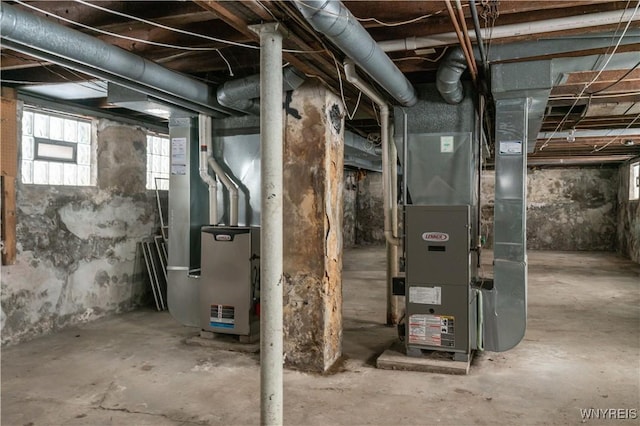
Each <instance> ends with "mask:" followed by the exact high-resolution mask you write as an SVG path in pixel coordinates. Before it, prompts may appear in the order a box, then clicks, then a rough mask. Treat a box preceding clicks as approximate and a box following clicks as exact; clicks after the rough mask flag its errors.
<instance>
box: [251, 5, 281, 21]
mask: <svg viewBox="0 0 640 426" xmlns="http://www.w3.org/2000/svg"><path fill="white" fill-rule="evenodd" d="M256 2H257V3H258V6H260V7H261V8H263V9H264V10H265V11H266V12H267V13H268V14H269V15H271V17H272V18H273V20H274V21H276V22H277V21H278V18H276V15H274V14H273V12H271V10H269V8H268V7H267V6H265V5H264V4H262V2H261V1H260V0H256Z"/></svg>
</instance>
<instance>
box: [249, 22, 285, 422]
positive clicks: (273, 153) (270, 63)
mask: <svg viewBox="0 0 640 426" xmlns="http://www.w3.org/2000/svg"><path fill="white" fill-rule="evenodd" d="M251 29H252V30H253V31H255V32H257V33H258V34H259V35H260V99H261V102H260V149H261V181H262V200H261V210H262V223H261V231H260V232H261V235H260V237H261V250H260V258H261V259H260V276H261V292H260V303H261V312H260V424H262V425H281V424H282V422H283V416H282V412H283V410H282V405H283V404H282V400H283V398H282V394H283V384H282V374H283V372H282V370H283V367H282V364H283V355H282V350H283V337H282V335H283V333H282V328H283V327H282V285H283V273H282V271H283V263H282V259H283V238H282V229H283V225H282V198H283V190H282V187H283V178H282V175H283V173H282V163H283V126H282V123H283V121H282V120H283V111H282V102H283V96H282V39H283V35H284V32H285V31H284V28H283V27H282V26H281V25H280V24H277V23H268V24H262V25H256V26H252V27H251Z"/></svg>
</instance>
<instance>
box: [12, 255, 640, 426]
mask: <svg viewBox="0 0 640 426" xmlns="http://www.w3.org/2000/svg"><path fill="white" fill-rule="evenodd" d="M384 260H385V256H384V250H383V249H382V248H380V247H367V248H356V249H351V250H347V251H346V252H345V256H344V318H345V320H344V352H345V354H346V355H347V357H348V359H347V361H346V362H345V364H344V368H343V370H344V371H340V372H338V373H337V374H334V375H331V376H317V375H311V374H304V373H300V372H296V371H286V372H285V423H286V424H289V425H360V424H362V425H364V424H369V425H391V424H407V425H427V424H436V423H437V424H450V425H463V424H465V425H466V424H473V425H493V424H505V425H514V424H580V423H583V422H582V419H581V416H580V411H579V410H580V409H581V408H634V409H638V408H640V401H639V400H640V394H639V392H640V374H639V373H640V265H638V264H635V263H632V262H630V261H627V260H624V259H622V258H620V257H618V256H616V255H614V254H611V253H584V252H583V253H566V252H530V253H529V264H530V268H529V328H528V331H527V334H526V336H525V339H524V341H523V342H522V343H520V345H518V346H517V347H516V348H515V349H513V350H511V351H508V352H505V353H489V352H486V353H483V354H480V355H479V356H477V357H476V359H475V360H474V362H473V364H472V366H471V372H470V374H469V375H468V376H447V375H442V374H429V373H417V372H406V371H388V370H378V369H376V368H374V367H373V365H374V361H375V358H376V356H377V355H378V354H380V353H381V352H382V351H383V350H384V349H386V348H387V347H388V345H389V344H390V343H391V341H392V340H393V339H394V338H395V330H394V329H393V328H388V327H385V326H383V325H381V323H382V322H383V321H384V318H385V300H384V294H385V290H384ZM489 260H490V259H489ZM194 334H195V331H194V330H193V329H189V328H186V327H181V326H180V325H178V324H177V323H176V322H174V321H173V320H172V318H171V317H170V315H169V314H168V313H158V312H154V311H151V310H142V311H137V312H132V313H129V314H125V315H119V316H115V317H112V318H108V319H104V320H99V321H96V322H93V323H90V324H86V325H83V326H81V327H77V328H73V329H67V330H64V331H62V332H60V333H56V334H53V335H49V336H45V337H42V338H38V339H35V340H33V341H30V342H27V343H24V344H20V345H16V346H12V347H6V348H3V349H2V417H1V420H2V425H4V426H10V425H11V426H12V425H19V426H40V425H62V424H64V425H185V426H186V425H208V424H211V425H249V424H253V425H255V424H259V413H260V407H259V404H260V396H259V390H260V386H259V375H260V374H259V366H258V359H259V358H258V355H248V354H241V353H234V352H228V351H223V350H214V349H211V348H206V347H199V346H188V345H186V344H184V340H185V339H186V338H187V337H190V336H192V335H194ZM598 422H599V421H592V420H588V421H587V423H590V424H597V423H598ZM600 423H602V424H604V423H610V422H607V421H604V422H602V421H600ZM623 423H627V424H638V420H627V421H624V422H623Z"/></svg>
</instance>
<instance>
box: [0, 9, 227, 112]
mask: <svg viewBox="0 0 640 426" xmlns="http://www.w3.org/2000/svg"><path fill="white" fill-rule="evenodd" d="M0 36H1V37H2V47H7V48H10V49H13V50H16V51H19V52H22V53H26V54H28V55H31V56H34V57H37V58H40V59H44V60H47V61H51V62H54V63H57V64H60V65H63V66H66V67H69V68H73V69H76V70H78V71H81V72H84V73H87V74H90V75H93V76H96V77H99V78H104V79H106V80H109V81H113V82H116V83H118V84H121V85H123V86H126V87H129V88H131V89H133V90H138V91H143V92H145V93H148V94H150V95H153V96H156V97H158V98H160V99H163V100H166V101H168V102H172V103H175V104H177V105H180V106H183V107H186V108H189V109H191V110H194V111H199V112H203V113H208V114H212V115H215V116H217V117H220V116H221V114H220V112H223V113H225V114H224V115H226V114H227V113H228V111H227V110H226V109H225V108H223V107H222V106H221V105H219V104H218V102H217V100H216V98H215V96H212V93H211V89H210V87H209V86H208V85H207V84H205V83H202V82H200V81H198V80H195V79H192V78H190V77H187V76H185V75H182V74H180V73H177V72H174V71H171V70H169V69H167V68H164V67H162V66H160V65H158V64H156V63H154V62H152V61H148V60H146V59H143V58H141V57H139V56H137V55H134V54H133V53H130V52H127V51H126V50H123V49H120V48H119V47H116V46H113V45H110V44H108V43H105V42H104V41H102V40H99V39H97V38H95V37H92V36H89V35H87V34H83V33H81V32H80V31H76V30H73V29H71V28H67V27H65V26H62V25H60V24H57V23H55V22H52V21H49V20H47V19H44V18H40V17H38V16H35V15H33V14H31V13H29V12H25V11H23V10H21V9H18V8H16V7H14V6H10V5H8V4H6V3H2V4H0ZM222 116H223V115H222Z"/></svg>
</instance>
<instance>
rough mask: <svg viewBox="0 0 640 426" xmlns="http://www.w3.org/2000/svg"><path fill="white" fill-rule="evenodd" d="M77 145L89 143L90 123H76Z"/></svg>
mask: <svg viewBox="0 0 640 426" xmlns="http://www.w3.org/2000/svg"><path fill="white" fill-rule="evenodd" d="M78 143H91V123H86V122H82V121H81V122H78Z"/></svg>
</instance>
